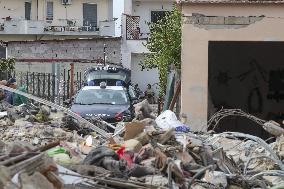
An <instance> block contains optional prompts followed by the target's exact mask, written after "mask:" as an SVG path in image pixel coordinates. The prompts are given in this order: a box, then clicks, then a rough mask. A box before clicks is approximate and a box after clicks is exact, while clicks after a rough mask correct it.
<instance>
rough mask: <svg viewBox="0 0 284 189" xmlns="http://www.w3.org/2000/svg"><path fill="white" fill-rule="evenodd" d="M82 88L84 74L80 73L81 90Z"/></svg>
mask: <svg viewBox="0 0 284 189" xmlns="http://www.w3.org/2000/svg"><path fill="white" fill-rule="evenodd" d="M81 88H82V73H81V72H80V89H81Z"/></svg>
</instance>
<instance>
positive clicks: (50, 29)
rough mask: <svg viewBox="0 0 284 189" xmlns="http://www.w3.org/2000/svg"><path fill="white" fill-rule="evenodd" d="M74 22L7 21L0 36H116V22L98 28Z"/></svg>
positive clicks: (108, 22)
mask: <svg viewBox="0 0 284 189" xmlns="http://www.w3.org/2000/svg"><path fill="white" fill-rule="evenodd" d="M78 23H79V22H76V21H74V20H72V21H71V20H63V19H62V20H54V21H52V22H51V21H37V20H5V21H4V23H2V24H1V23H0V34H43V35H44V34H46V35H100V36H114V35H115V33H114V31H115V29H114V28H115V22H114V21H103V22H99V25H98V27H97V26H91V25H87V26H82V25H80V24H78Z"/></svg>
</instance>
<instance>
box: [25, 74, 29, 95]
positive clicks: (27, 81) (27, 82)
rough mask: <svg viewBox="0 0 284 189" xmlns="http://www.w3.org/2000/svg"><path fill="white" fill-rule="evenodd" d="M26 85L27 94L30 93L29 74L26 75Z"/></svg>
mask: <svg viewBox="0 0 284 189" xmlns="http://www.w3.org/2000/svg"><path fill="white" fill-rule="evenodd" d="M26 85H27V92H28V93H29V89H30V87H29V72H27V75H26Z"/></svg>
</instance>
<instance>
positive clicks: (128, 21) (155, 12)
mask: <svg viewBox="0 0 284 189" xmlns="http://www.w3.org/2000/svg"><path fill="white" fill-rule="evenodd" d="M173 4H174V0H140V1H137V0H125V1H124V12H123V16H122V47H121V51H122V53H121V56H122V64H123V66H125V67H127V68H130V69H131V73H132V78H131V80H132V83H133V84H138V85H139V87H140V89H141V90H142V91H144V90H146V87H147V84H151V85H152V86H153V88H154V89H155V90H156V94H157V92H158V88H157V87H158V82H159V74H158V70H157V69H151V70H148V71H147V70H143V71H142V70H141V66H140V65H139V64H141V63H142V62H143V60H144V55H145V54H146V53H149V51H148V49H147V48H146V47H145V46H144V44H145V43H146V41H147V38H148V36H149V32H150V31H149V25H148V24H149V23H151V22H155V21H156V20H157V19H158V18H160V17H162V16H163V15H164V14H165V13H166V12H169V11H171V10H172V8H173Z"/></svg>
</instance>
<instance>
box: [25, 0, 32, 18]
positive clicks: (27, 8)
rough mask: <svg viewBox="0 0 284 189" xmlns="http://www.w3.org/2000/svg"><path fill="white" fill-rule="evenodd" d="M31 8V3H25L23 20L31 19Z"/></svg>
mask: <svg viewBox="0 0 284 189" xmlns="http://www.w3.org/2000/svg"><path fill="white" fill-rule="evenodd" d="M31 8H32V3H31V2H25V19H26V20H30V19H31Z"/></svg>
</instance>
